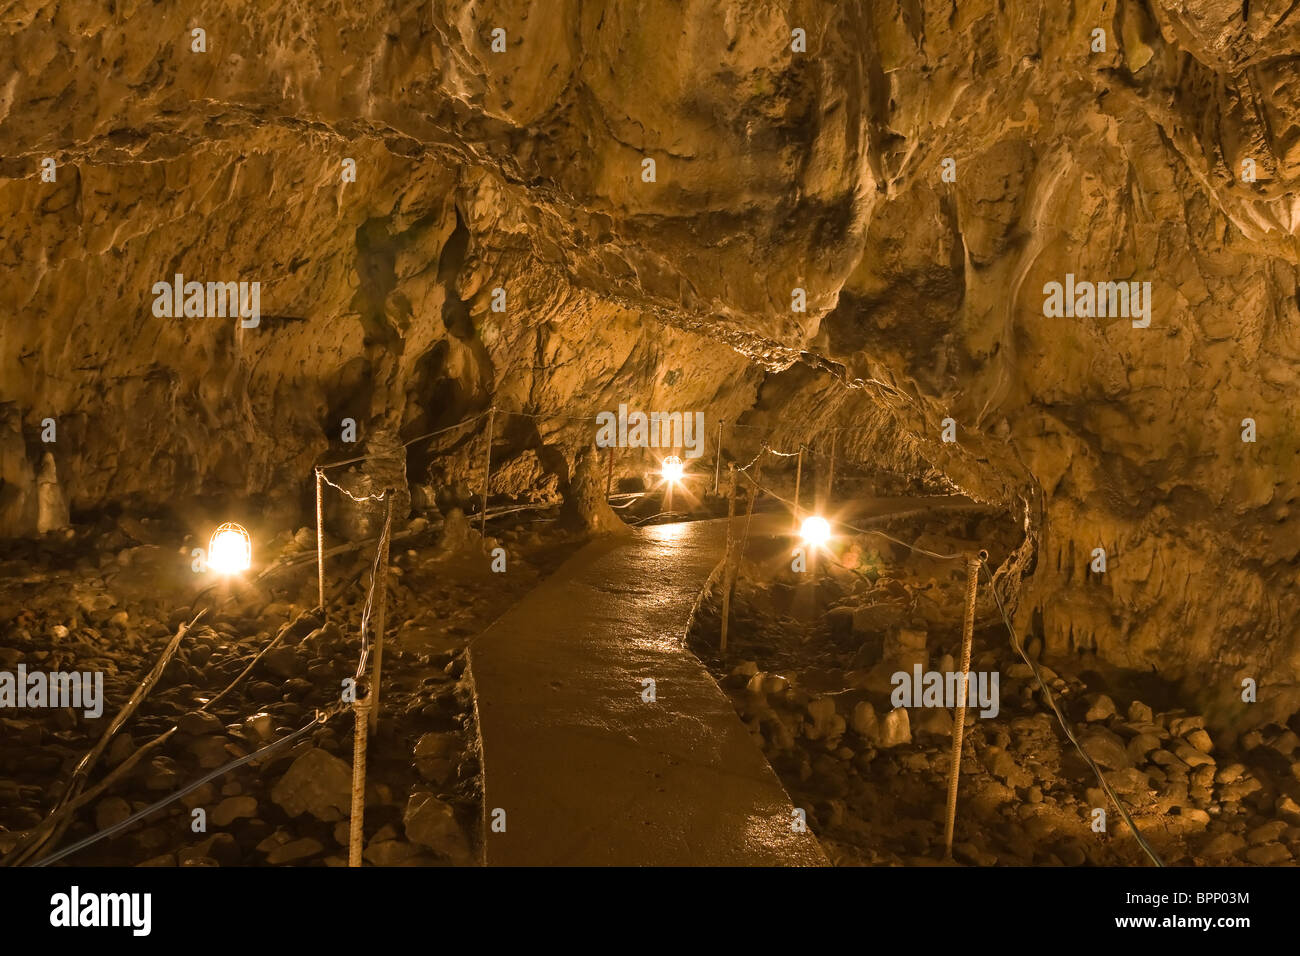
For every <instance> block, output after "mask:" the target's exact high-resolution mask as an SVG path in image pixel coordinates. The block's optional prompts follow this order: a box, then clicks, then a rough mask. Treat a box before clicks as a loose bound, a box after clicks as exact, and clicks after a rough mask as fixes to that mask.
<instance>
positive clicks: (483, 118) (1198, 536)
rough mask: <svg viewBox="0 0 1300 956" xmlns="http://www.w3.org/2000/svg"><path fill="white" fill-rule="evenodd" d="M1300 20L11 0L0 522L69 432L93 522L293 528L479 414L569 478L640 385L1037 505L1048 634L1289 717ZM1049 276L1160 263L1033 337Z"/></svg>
mask: <svg viewBox="0 0 1300 956" xmlns="http://www.w3.org/2000/svg"><path fill="white" fill-rule="evenodd" d="M1292 6H1293V5H1292V4H1291V3H1290V0H1256V2H1252V3H1250V4H1239V3H1229V2H1227V0H1195V2H1188V0H1146V2H1137V0H1121V2H1119V3H1114V4H1112V3H1108V2H1102V0H1084V2H1080V3H1074V4H1061V3H1057V2H1053V0H1024V2H1016V3H1010V4H994V3H990V2H987V0H976V2H972V3H957V4H953V3H949V2H942V3H941V2H932V0H863V2H852V3H840V4H826V3H815V2H812V0H784V2H771V3H761V4H750V3H738V2H735V0H721V2H718V0H707V2H706V0H686V2H680V0H677V2H668V0H611V2H609V3H605V4H598V5H592V4H579V3H576V2H574V0H560V2H546V3H542V2H535V0H500V2H473V3H469V4H464V3H455V4H453V3H450V2H445V0H438V2H434V3H425V4H415V5H408V6H402V7H393V6H391V5H386V4H379V3H374V2H370V3H364V2H363V3H360V4H352V5H346V6H326V7H321V6H319V5H302V4H298V3H296V2H291V0H272V2H269V3H268V2H264V0H258V2H253V0H240V2H232V3H224V4H212V3H207V2H204V0H181V2H177V3H171V4H165V5H134V4H125V5H123V4H118V5H105V4H101V3H94V2H91V0H71V2H61V3H56V2H54V0H26V2H20V3H11V4H8V5H7V7H6V9H5V11H4V18H5V23H6V30H5V31H4V34H3V36H0V64H3V65H4V67H5V74H6V75H7V76H8V77H9V78H10V79H9V81H8V82H7V84H6V85H5V86H4V89H3V92H2V93H0V156H3V157H4V158H3V159H2V160H0V210H2V211H3V215H4V219H5V222H6V225H7V228H6V229H5V230H4V233H3V236H2V237H0V255H2V256H3V260H4V261H3V269H4V273H5V281H4V283H3V284H0V406H3V407H4V408H6V409H10V410H12V411H11V415H13V416H16V418H13V419H6V420H12V421H15V422H16V424H15V425H14V426H12V427H10V426H4V428H8V430H3V428H0V479H2V480H3V485H0V533H6V534H15V533H17V534H23V533H30V529H31V526H32V525H33V524H34V489H33V487H32V485H33V480H32V477H31V476H32V475H33V474H34V462H36V461H38V460H39V458H38V456H36V455H35V453H34V451H33V449H35V447H36V441H35V436H36V433H37V431H38V429H39V423H40V422H41V421H42V420H43V419H45V418H47V417H53V418H55V419H57V420H58V423H59V454H60V457H59V473H60V479H61V481H62V483H63V486H64V487H65V488H66V489H67V494H68V496H69V498H70V501H71V504H72V506H73V509H74V511H75V510H76V509H78V508H93V507H97V506H100V505H104V504H108V503H112V502H118V501H122V500H126V499H129V498H131V497H133V496H151V497H153V498H155V499H156V498H165V499H168V500H173V501H180V500H184V499H189V498H194V497H202V498H205V499H208V498H213V497H221V496H225V497H242V498H246V499H251V500H254V501H257V502H260V503H262V504H263V505H265V506H266V507H268V508H269V507H271V505H272V504H273V503H275V502H280V503H282V504H284V505H285V506H286V507H294V508H296V507H300V506H301V504H302V502H303V501H304V499H305V495H306V491H305V489H306V488H307V487H308V484H307V483H308V482H309V481H310V473H311V467H312V465H313V464H314V463H316V462H319V461H322V460H326V459H327V458H342V457H347V454H348V452H349V449H351V448H352V447H353V446H350V445H346V444H343V443H342V442H341V441H340V439H339V438H338V436H339V434H340V427H341V424H340V423H341V422H342V420H343V419H345V418H351V419H354V420H355V421H356V422H357V423H358V425H359V429H360V432H361V437H362V438H363V439H364V438H367V437H369V436H370V435H372V434H379V433H380V432H381V431H383V430H388V432H389V433H390V434H392V435H395V436H396V437H397V438H399V439H401V440H402V441H408V440H410V439H412V438H414V437H416V436H419V435H423V434H425V433H427V432H431V431H433V430H435V429H437V428H440V427H444V426H449V425H452V424H455V423H456V422H459V421H461V420H463V419H465V418H467V417H469V415H471V414H472V413H474V412H475V411H476V410H479V409H482V408H486V407H489V406H491V405H495V406H496V407H497V408H499V409H501V410H502V412H501V415H500V417H499V418H498V426H499V429H500V430H499V432H498V434H499V435H500V436H501V437H500V438H499V439H498V440H499V441H500V442H501V449H500V450H501V454H502V455H503V458H502V460H503V461H510V460H513V459H515V458H517V457H519V456H522V455H531V456H533V458H532V459H530V460H536V461H538V462H541V463H542V465H543V468H544V469H545V472H544V473H543V474H541V475H539V474H537V473H536V471H535V470H534V469H532V468H531V467H528V468H525V467H521V468H519V474H520V475H521V476H524V475H527V478H526V480H527V481H528V482H529V483H530V484H532V485H536V486H537V487H555V488H557V489H560V490H563V489H565V488H567V487H568V484H569V478H570V475H569V473H570V471H571V470H572V468H573V465H574V462H575V458H576V455H577V454H578V452H579V450H580V449H582V448H585V447H587V446H588V445H589V444H590V441H591V430H592V429H591V425H590V424H589V423H587V422H586V421H585V419H586V418H588V417H590V416H591V415H592V414H594V413H595V412H596V411H599V410H603V409H610V408H614V407H616V406H617V404H618V403H619V402H620V401H633V402H640V403H642V404H647V403H651V402H653V403H654V404H655V406H656V407H664V408H690V409H703V410H706V411H707V413H708V418H709V420H710V421H711V422H712V421H716V420H718V419H726V420H728V421H731V422H735V421H737V420H738V419H740V418H741V417H742V416H744V419H745V420H746V421H748V422H751V423H753V424H756V425H760V426H763V427H765V428H767V429H769V430H770V431H771V433H772V435H773V439H772V440H773V442H774V444H779V443H782V442H784V443H785V444H786V445H793V444H794V443H796V442H799V441H813V440H816V441H819V442H820V441H822V440H823V439H824V438H825V436H826V435H827V434H829V433H827V432H819V429H824V428H829V427H831V426H838V427H844V428H848V427H850V426H851V427H852V430H851V431H846V432H844V433H842V434H841V437H840V440H839V446H838V454H839V455H840V456H841V459H842V460H843V461H849V462H851V461H855V460H856V461H874V462H885V463H891V464H893V465H894V466H895V467H897V468H898V469H899V470H900V471H909V472H911V473H914V474H922V473H925V474H929V475H932V476H934V477H935V478H936V480H941V481H943V482H946V483H948V485H949V486H950V487H955V488H958V489H960V490H962V491H964V492H965V493H967V494H969V495H972V496H974V497H976V498H978V499H980V500H983V501H988V502H995V503H999V504H1004V505H1007V506H1008V507H1012V508H1014V509H1016V511H1017V513H1018V514H1021V515H1023V520H1024V525H1025V528H1026V531H1027V532H1028V533H1029V535H1030V541H1031V548H1030V550H1028V551H1026V552H1025V553H1023V554H1021V555H1019V556H1018V557H1017V559H1016V561H1015V563H1014V567H1013V572H1012V573H1010V574H1008V575H1006V576H1005V577H1006V578H1007V582H1008V596H1009V597H1010V598H1011V599H1012V601H1013V605H1014V607H1015V610H1016V623H1017V626H1018V628H1019V629H1020V630H1021V631H1022V632H1024V633H1026V634H1028V633H1034V634H1037V635H1041V636H1042V638H1043V639H1044V640H1045V643H1046V646H1047V648H1048V649H1049V650H1051V651H1053V652H1056V653H1069V652H1072V651H1092V650H1095V651H1097V652H1098V653H1099V654H1101V655H1103V656H1105V657H1107V658H1109V659H1110V660H1112V661H1114V662H1116V663H1119V664H1122V665H1125V666H1128V667H1133V668H1137V669H1140V670H1153V669H1156V670H1159V671H1160V672H1161V673H1163V674H1165V675H1167V676H1169V677H1171V678H1175V679H1181V680H1183V681H1185V682H1186V683H1187V685H1188V687H1189V689H1192V690H1195V691H1196V692H1197V693H1198V694H1200V695H1201V696H1202V697H1203V698H1204V699H1205V701H1206V703H1207V705H1210V706H1211V707H1212V716H1213V715H1214V713H1219V714H1220V715H1222V714H1223V713H1224V712H1226V707H1227V703H1228V702H1230V701H1233V700H1235V699H1236V698H1235V695H1236V694H1237V693H1238V691H1239V686H1240V681H1241V680H1242V679H1243V678H1247V677H1250V678H1253V679H1255V680H1257V681H1259V683H1260V687H1261V695H1260V700H1259V704H1258V705H1257V706H1256V708H1255V709H1254V711H1253V712H1252V714H1253V716H1252V718H1251V719H1252V720H1259V721H1264V720H1267V719H1273V718H1276V717H1278V716H1281V715H1284V714H1289V713H1291V712H1293V711H1294V710H1295V709H1296V707H1297V705H1300V685H1298V684H1297V682H1296V678H1295V675H1296V674H1297V673H1300V630H1297V628H1296V626H1295V625H1296V622H1297V620H1300V588H1298V587H1297V585H1298V584H1300V564H1297V561H1298V559H1300V515H1298V514H1297V512H1296V504H1297V498H1298V497H1300V438H1298V437H1297V436H1300V411H1298V409H1300V405H1298V404H1297V402H1296V401H1295V396H1296V389H1297V385H1298V384H1300V289H1298V287H1297V264H1298V261H1300V252H1298V251H1297V245H1296V241H1295V237H1296V230H1297V228H1300V196H1298V195H1297V181H1298V178H1300V104H1297V100H1296V96H1297V92H1296V91H1297V89H1300V85H1298V84H1297V77H1298V76H1300V73H1298V70H1300V66H1298V64H1300V57H1297V56H1296V53H1295V51H1296V50H1298V49H1300V18H1297V17H1295V16H1294V15H1293V11H1292ZM195 29H202V30H203V31H204V37H205V43H204V46H203V50H202V52H196V46H195V43H196V41H195V39H194V34H193V32H192V31H193V30H195ZM497 29H500V30H504V40H505V42H504V49H503V50H501V51H500V52H496V51H494V49H493V36H494V34H493V31H494V30H497ZM795 31H798V33H799V35H801V36H802V37H803V38H804V44H803V45H800V44H798V43H796V42H795ZM47 160H49V162H46V161H47ZM647 160H652V161H653V167H652V168H653V174H652V175H651V167H650V166H648V165H647V163H646V161H647ZM349 161H350V163H351V167H349ZM349 168H353V169H354V170H355V180H349V179H348V178H347V173H348V169H349ZM177 274H181V275H183V276H185V277H186V280H193V281H200V282H204V283H208V282H220V283H227V282H240V281H248V282H252V281H257V282H260V283H261V299H260V303H261V314H260V317H259V321H258V324H256V326H254V327H246V326H245V324H244V321H243V320H241V319H240V318H238V317H234V318H232V317H229V316H227V317H203V316H188V317H170V318H165V317H159V316H158V315H157V314H156V312H155V308H154V306H155V304H156V294H155V292H154V288H155V284H156V283H159V282H171V281H172V280H173V277H174V276H176V275H177ZM1067 276H1072V277H1075V278H1077V279H1079V280H1080V281H1086V282H1093V283H1106V282H1116V283H1119V282H1125V283H1128V282H1136V283H1139V287H1141V284H1142V283H1150V286H1149V288H1150V298H1149V300H1148V305H1149V306H1150V308H1149V314H1148V316H1147V319H1149V324H1147V325H1144V326H1138V327H1135V325H1134V317H1133V316H1129V315H1122V314H1121V315H1106V316H1104V317H1103V316H1094V315H1071V316H1068V317H1066V316H1053V315H1049V314H1047V312H1048V311H1049V310H1048V309H1047V308H1046V306H1045V296H1046V293H1045V291H1044V290H1045V287H1046V286H1047V285H1048V284H1049V283H1053V282H1057V283H1064V282H1066V277H1067ZM800 293H801V294H802V298H800ZM801 301H802V302H805V303H806V309H805V311H797V309H796V308H794V306H795V305H796V303H799V302H801ZM1138 321H1139V322H1141V321H1144V320H1142V319H1141V318H1140V317H1139V318H1138ZM534 416H535V417H534ZM945 419H951V428H952V430H953V431H952V434H954V435H955V438H956V441H953V442H947V441H944V440H943V435H944V432H945ZM1247 419H1250V420H1251V422H1252V424H1253V428H1254V435H1255V440H1254V441H1253V442H1248V441H1243V440H1242V436H1243V433H1244V432H1245V431H1246V429H1247V426H1246V425H1245V424H1243V423H1244V422H1245V420H1247ZM481 428H482V426H481V423H480V424H478V425H475V426H472V427H468V428H467V429H466V430H463V431H458V432H453V433H450V434H448V435H447V436H445V437H443V438H440V439H438V440H436V441H433V442H430V443H417V444H416V445H413V446H412V448H411V450H410V457H409V458H408V461H407V470H408V475H410V477H411V478H412V480H420V481H422V480H424V478H423V473H424V471H425V470H426V469H427V468H428V467H429V466H430V464H431V463H433V462H434V461H435V459H436V458H438V457H439V456H440V455H442V454H443V453H446V454H449V455H458V454H459V455H464V456H465V459H466V461H468V460H469V459H470V458H471V457H473V452H472V449H473V448H474V447H477V444H478V441H477V439H478V436H479V435H481V434H482V431H481ZM494 454H496V451H495V450H494ZM621 467H625V468H627V469H628V473H629V474H631V473H633V471H634V466H633V464H632V463H630V462H625V463H623V465H621ZM520 480H525V479H524V478H522V477H521V479H520ZM471 487H472V486H471ZM501 490H502V491H503V492H505V493H510V494H515V495H522V494H526V493H528V492H529V491H530V490H535V489H525V488H511V489H501ZM1097 548H1102V549H1104V550H1105V552H1106V555H1107V559H1108V561H1107V570H1106V571H1105V572H1104V573H1097V572H1094V571H1092V570H1091V566H1092V555H1093V553H1094V550H1095V549H1097ZM1022 574H1023V575H1024V580H1023V587H1019V588H1017V587H1016V586H1014V585H1015V580H1013V579H1019V578H1020V577H1021V575H1022ZM1216 702H1220V703H1222V704H1223V705H1224V707H1221V708H1219V709H1218V711H1214V710H1213V705H1214V704H1215V703H1216ZM1236 709H1238V710H1239V709H1240V708H1236Z"/></svg>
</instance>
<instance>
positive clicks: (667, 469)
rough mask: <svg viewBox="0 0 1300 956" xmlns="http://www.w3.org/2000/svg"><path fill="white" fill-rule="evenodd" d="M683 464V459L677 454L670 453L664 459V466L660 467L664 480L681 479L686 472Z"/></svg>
mask: <svg viewBox="0 0 1300 956" xmlns="http://www.w3.org/2000/svg"><path fill="white" fill-rule="evenodd" d="M685 470H686V469H685V468H684V467H683V466H682V460H681V459H680V458H678V457H677V456H676V455H669V456H668V457H667V458H665V459H664V464H663V467H662V468H660V469H659V474H661V475H663V478H664V481H681V480H682V474H683V473H684V472H685Z"/></svg>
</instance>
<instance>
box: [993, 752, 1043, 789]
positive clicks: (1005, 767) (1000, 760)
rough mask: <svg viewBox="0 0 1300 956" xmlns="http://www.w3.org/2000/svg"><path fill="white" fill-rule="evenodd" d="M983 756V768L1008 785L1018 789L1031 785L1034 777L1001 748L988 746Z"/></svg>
mask: <svg viewBox="0 0 1300 956" xmlns="http://www.w3.org/2000/svg"><path fill="white" fill-rule="evenodd" d="M983 757H984V767H985V769H987V770H988V772H989V773H991V774H992V775H993V776H994V777H996V778H997V779H999V780H1001V781H1002V782H1003V783H1005V784H1006V785H1007V786H1008V787H1013V788H1015V789H1017V790H1019V789H1022V788H1025V787H1029V786H1032V785H1033V782H1034V778H1033V777H1031V776H1030V775H1029V773H1028V772H1027V771H1026V770H1025V769H1024V768H1023V767H1021V766H1020V764H1018V763H1017V762H1016V760H1015V758H1014V757H1012V756H1011V754H1010V753H1008V752H1007V751H1006V750H1004V749H1003V748H1001V747H989V748H987V749H986V750H985V751H984V755H983Z"/></svg>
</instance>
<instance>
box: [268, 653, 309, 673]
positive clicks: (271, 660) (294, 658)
mask: <svg viewBox="0 0 1300 956" xmlns="http://www.w3.org/2000/svg"><path fill="white" fill-rule="evenodd" d="M262 666H264V667H265V668H266V669H267V670H269V671H270V672H271V673H272V674H274V675H276V676H277V677H284V678H290V677H297V676H299V675H300V674H302V673H303V672H304V671H305V670H306V667H305V665H304V663H303V660H302V658H300V657H299V656H298V652H297V651H296V650H294V649H293V648H292V647H273V648H271V650H269V651H267V652H266V655H265V656H264V657H263V658H262Z"/></svg>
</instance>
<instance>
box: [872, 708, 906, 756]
mask: <svg viewBox="0 0 1300 956" xmlns="http://www.w3.org/2000/svg"><path fill="white" fill-rule="evenodd" d="M911 742H912V725H911V720H910V719H909V718H908V716H907V708H905V707H896V708H895V709H893V710H891V711H890V712H889V713H887V714H886V715H885V717H884V719H883V720H881V721H880V739H879V740H878V741H875V744H876V746H877V747H879V748H880V749H882V750H885V749H888V748H890V747H898V746H900V745H902V744H910V743H911Z"/></svg>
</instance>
